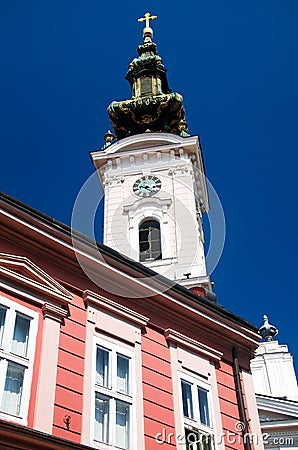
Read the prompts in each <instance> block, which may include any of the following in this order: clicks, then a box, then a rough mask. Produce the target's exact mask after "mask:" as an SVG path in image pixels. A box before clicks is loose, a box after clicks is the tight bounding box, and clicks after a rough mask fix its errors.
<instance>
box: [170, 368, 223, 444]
mask: <svg viewBox="0 0 298 450" xmlns="http://www.w3.org/2000/svg"><path fill="white" fill-rule="evenodd" d="M182 381H185V382H187V383H189V384H191V395H192V407H193V419H191V418H189V417H186V416H184V412H183V398H182ZM198 388H201V389H203V390H205V391H207V402H208V412H209V421H210V425H209V426H207V425H205V424H203V423H201V421H200V408H199V399H198ZM179 395H180V405H181V417H182V420H183V425H184V427H183V429H184V430H185V429H189V430H190V432H194V433H196V432H198V433H202V434H205V435H206V434H207V435H211V436H213V445H212V449H216V442H215V423H214V417H215V416H214V412H213V402H212V390H211V385H210V384H209V383H207V382H205V381H203V380H202V379H201V378H199V377H196V376H193V375H190V374H188V373H185V372H180V373H179ZM184 448H187V447H186V442H185V445H184ZM190 448H191V447H190ZM193 448H194V450H196V448H198V449H199V448H200V447H196V446H194V447H193ZM202 448H203V447H202Z"/></svg>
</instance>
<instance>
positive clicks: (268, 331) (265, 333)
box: [259, 315, 278, 342]
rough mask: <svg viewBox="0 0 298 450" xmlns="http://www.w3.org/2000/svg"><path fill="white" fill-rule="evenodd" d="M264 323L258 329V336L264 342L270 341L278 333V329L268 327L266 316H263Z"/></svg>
mask: <svg viewBox="0 0 298 450" xmlns="http://www.w3.org/2000/svg"><path fill="white" fill-rule="evenodd" d="M263 319H264V323H263V325H262V326H261V327H260V328H259V334H260V335H261V336H262V338H263V340H264V341H265V342H269V341H272V340H273V339H274V338H275V336H276V335H277V333H278V329H277V328H276V327H275V326H274V325H270V323H269V321H268V316H266V315H264V316H263Z"/></svg>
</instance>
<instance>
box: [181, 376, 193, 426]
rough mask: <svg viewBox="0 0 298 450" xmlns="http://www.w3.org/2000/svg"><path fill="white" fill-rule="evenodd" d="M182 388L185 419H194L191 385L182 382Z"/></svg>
mask: <svg viewBox="0 0 298 450" xmlns="http://www.w3.org/2000/svg"><path fill="white" fill-rule="evenodd" d="M181 388H182V401H183V414H184V416H185V417H189V418H190V419H193V407H192V395H191V384H190V383H187V382H186V381H183V380H182V381H181Z"/></svg>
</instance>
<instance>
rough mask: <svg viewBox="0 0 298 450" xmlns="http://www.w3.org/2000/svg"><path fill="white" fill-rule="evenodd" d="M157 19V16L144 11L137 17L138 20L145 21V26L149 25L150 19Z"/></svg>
mask: <svg viewBox="0 0 298 450" xmlns="http://www.w3.org/2000/svg"><path fill="white" fill-rule="evenodd" d="M155 19H157V16H151V15H150V13H148V12H147V13H146V14H144V17H140V18H139V19H138V22H145V21H146V28H149V27H150V20H155Z"/></svg>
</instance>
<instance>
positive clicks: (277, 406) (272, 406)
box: [256, 394, 298, 418]
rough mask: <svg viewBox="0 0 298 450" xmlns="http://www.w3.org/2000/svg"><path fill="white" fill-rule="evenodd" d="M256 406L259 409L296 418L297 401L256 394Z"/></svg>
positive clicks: (297, 415)
mask: <svg viewBox="0 0 298 450" xmlns="http://www.w3.org/2000/svg"><path fill="white" fill-rule="evenodd" d="M256 400H257V406H258V409H259V410H261V411H268V412H271V413H276V414H282V415H288V416H292V417H297V418H298V402H294V401H291V400H287V399H279V398H276V397H270V396H262V395H258V394H256Z"/></svg>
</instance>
